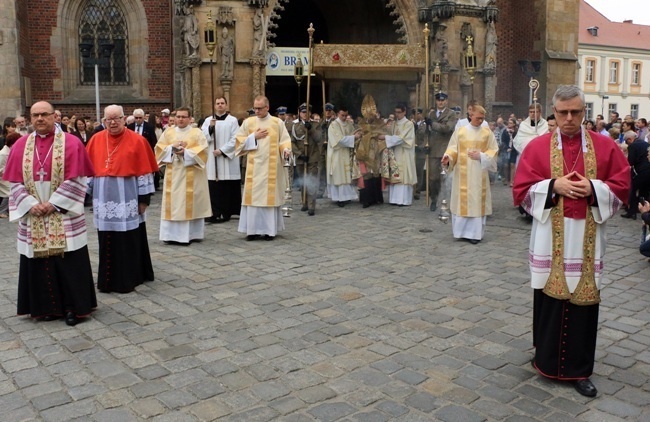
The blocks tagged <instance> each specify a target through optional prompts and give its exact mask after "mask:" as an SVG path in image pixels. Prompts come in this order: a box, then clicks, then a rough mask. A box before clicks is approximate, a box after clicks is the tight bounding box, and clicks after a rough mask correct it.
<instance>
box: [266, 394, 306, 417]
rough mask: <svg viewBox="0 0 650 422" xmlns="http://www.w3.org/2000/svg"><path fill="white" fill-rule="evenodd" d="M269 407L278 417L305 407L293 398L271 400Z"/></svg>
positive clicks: (301, 402)
mask: <svg viewBox="0 0 650 422" xmlns="http://www.w3.org/2000/svg"><path fill="white" fill-rule="evenodd" d="M269 406H270V407H272V408H273V409H274V410H276V411H277V412H278V413H279V414H280V415H282V416H285V415H288V414H289V413H293V412H296V411H298V410H300V409H303V408H304V407H305V403H304V402H303V401H302V400H300V399H298V398H296V397H293V396H286V397H282V398H279V399H277V400H273V401H272V402H270V403H269Z"/></svg>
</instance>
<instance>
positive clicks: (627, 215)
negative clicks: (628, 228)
mask: <svg viewBox="0 0 650 422" xmlns="http://www.w3.org/2000/svg"><path fill="white" fill-rule="evenodd" d="M621 217H623V218H631V219H632V220H636V214H630V213H629V212H628V213H626V214H623V215H621Z"/></svg>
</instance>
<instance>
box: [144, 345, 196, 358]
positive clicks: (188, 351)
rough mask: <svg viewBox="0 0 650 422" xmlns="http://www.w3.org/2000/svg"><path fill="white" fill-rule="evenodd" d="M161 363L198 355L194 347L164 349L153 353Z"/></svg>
mask: <svg viewBox="0 0 650 422" xmlns="http://www.w3.org/2000/svg"><path fill="white" fill-rule="evenodd" d="M154 353H155V354H156V355H158V357H159V358H160V359H161V360H163V361H169V360H173V359H176V358H180V357H184V356H193V355H196V354H197V353H198V350H196V348H195V347H194V346H191V345H187V344H183V345H179V346H172V347H168V348H166V349H161V350H156V351H155V352H154Z"/></svg>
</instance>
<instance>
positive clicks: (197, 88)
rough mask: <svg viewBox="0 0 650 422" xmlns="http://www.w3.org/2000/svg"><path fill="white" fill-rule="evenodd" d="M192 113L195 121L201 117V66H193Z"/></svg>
mask: <svg viewBox="0 0 650 422" xmlns="http://www.w3.org/2000/svg"><path fill="white" fill-rule="evenodd" d="M191 104H192V106H191V107H192V115H193V117H194V121H196V122H198V121H199V119H201V66H194V67H193V68H192V102H191Z"/></svg>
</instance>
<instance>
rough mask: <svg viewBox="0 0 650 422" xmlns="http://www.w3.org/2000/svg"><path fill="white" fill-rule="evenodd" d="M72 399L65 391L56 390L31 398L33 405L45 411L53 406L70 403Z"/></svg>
mask: <svg viewBox="0 0 650 422" xmlns="http://www.w3.org/2000/svg"><path fill="white" fill-rule="evenodd" d="M71 401H72V399H71V398H70V396H69V395H68V394H66V393H65V392H63V391H56V392H53V393H50V394H44V395H42V396H38V397H34V398H33V399H31V403H32V406H34V408H35V409H36V410H38V411H43V410H45V409H49V408H51V407H56V406H61V405H63V404H66V403H70V402H71Z"/></svg>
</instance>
